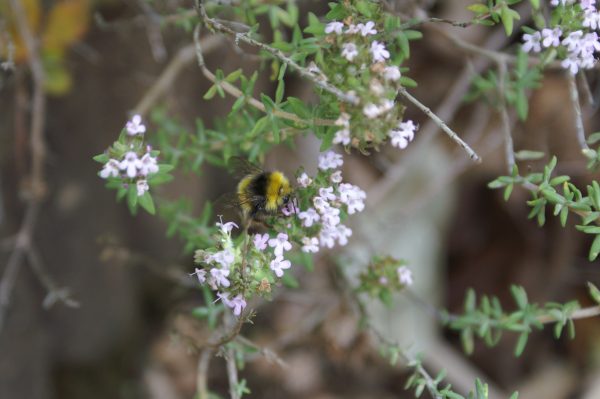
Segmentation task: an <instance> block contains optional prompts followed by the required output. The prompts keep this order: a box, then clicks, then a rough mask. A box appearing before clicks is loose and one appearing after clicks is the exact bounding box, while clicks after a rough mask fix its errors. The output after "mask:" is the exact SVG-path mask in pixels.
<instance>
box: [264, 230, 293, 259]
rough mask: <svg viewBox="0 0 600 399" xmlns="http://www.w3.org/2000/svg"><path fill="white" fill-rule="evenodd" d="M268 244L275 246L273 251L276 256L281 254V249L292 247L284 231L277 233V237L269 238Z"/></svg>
mask: <svg viewBox="0 0 600 399" xmlns="http://www.w3.org/2000/svg"><path fill="white" fill-rule="evenodd" d="M269 246H270V247H272V248H275V249H274V250H273V252H274V253H275V255H276V256H283V251H289V250H290V249H292V244H290V242H289V241H288V235H287V234H285V233H279V234H277V237H275V238H271V239H270V240H269Z"/></svg>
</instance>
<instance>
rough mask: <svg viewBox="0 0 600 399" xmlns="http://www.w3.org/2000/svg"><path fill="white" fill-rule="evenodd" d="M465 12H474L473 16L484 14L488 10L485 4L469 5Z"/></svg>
mask: <svg viewBox="0 0 600 399" xmlns="http://www.w3.org/2000/svg"><path fill="white" fill-rule="evenodd" d="M467 10H469V11H472V12H474V13H475V14H485V13H487V12H488V11H489V10H490V9H489V8H488V6H486V5H485V4H471V5H470V6H468V7H467Z"/></svg>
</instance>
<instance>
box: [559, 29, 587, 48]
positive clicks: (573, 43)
mask: <svg viewBox="0 0 600 399" xmlns="http://www.w3.org/2000/svg"><path fill="white" fill-rule="evenodd" d="M582 37H583V32H582V31H580V30H576V31H575V32H571V33H569V35H568V36H567V37H565V38H564V39H563V40H562V42H561V43H562V45H563V46H566V47H567V50H569V51H570V52H571V53H578V52H579V51H580V49H581V38H582Z"/></svg>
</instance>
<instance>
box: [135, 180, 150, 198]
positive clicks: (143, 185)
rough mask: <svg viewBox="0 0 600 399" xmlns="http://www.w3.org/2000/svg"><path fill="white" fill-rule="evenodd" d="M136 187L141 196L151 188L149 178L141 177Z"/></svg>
mask: <svg viewBox="0 0 600 399" xmlns="http://www.w3.org/2000/svg"><path fill="white" fill-rule="evenodd" d="M135 189H136V190H137V195H138V197H141V196H142V195H144V194H145V193H146V191H148V190H150V186H149V185H148V181H147V180H145V179H141V180H138V181H136V182H135Z"/></svg>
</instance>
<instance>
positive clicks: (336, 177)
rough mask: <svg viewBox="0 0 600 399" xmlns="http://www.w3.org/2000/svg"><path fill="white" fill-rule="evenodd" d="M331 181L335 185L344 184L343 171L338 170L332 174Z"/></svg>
mask: <svg viewBox="0 0 600 399" xmlns="http://www.w3.org/2000/svg"><path fill="white" fill-rule="evenodd" d="M329 180H330V181H331V182H332V183H335V184H339V183H341V182H342V171H341V170H336V171H335V172H333V173H332V174H331V176H330V177H329Z"/></svg>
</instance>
